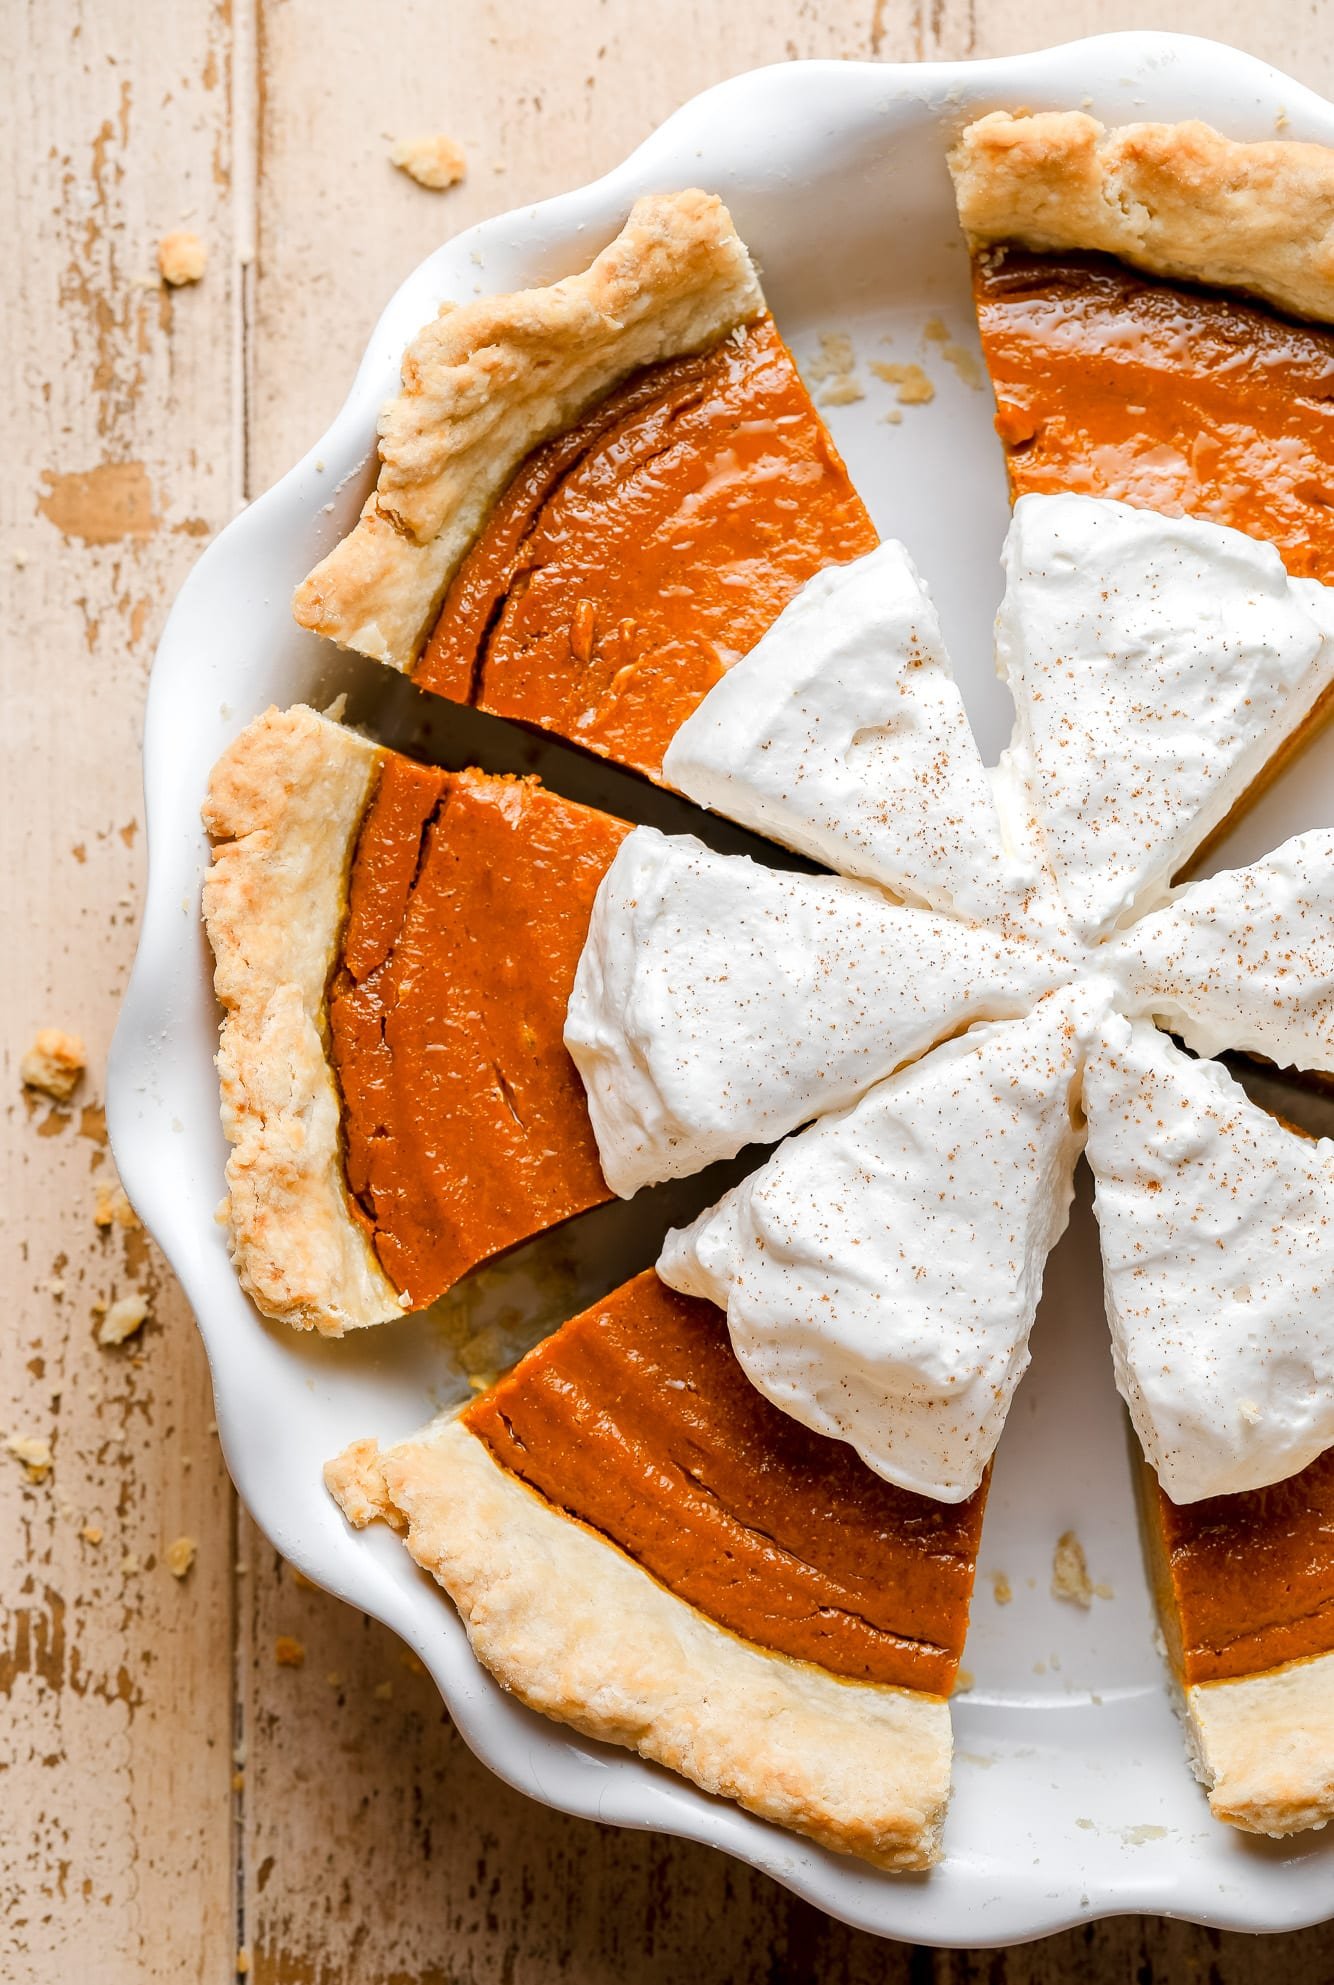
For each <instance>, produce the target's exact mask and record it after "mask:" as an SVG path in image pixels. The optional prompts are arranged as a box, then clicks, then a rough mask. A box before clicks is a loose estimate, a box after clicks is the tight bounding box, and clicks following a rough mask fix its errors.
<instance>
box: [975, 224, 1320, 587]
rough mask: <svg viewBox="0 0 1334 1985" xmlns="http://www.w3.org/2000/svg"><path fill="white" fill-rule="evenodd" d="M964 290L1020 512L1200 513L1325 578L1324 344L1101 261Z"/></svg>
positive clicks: (1046, 264)
mask: <svg viewBox="0 0 1334 1985" xmlns="http://www.w3.org/2000/svg"><path fill="white" fill-rule="evenodd" d="M974 294H975V297H976V302H977V314H978V321H979V325H980V328H981V333H982V349H983V352H984V353H985V356H986V361H987V366H988V369H989V371H990V373H991V381H992V385H993V386H994V387H995V390H996V407H997V414H996V427H997V431H998V432H999V434H1000V437H1001V440H1002V441H1003V442H1004V444H1005V458H1006V463H1007V465H1008V468H1009V472H1010V485H1011V494H1012V496H1013V497H1014V498H1015V499H1016V500H1017V499H1018V498H1019V497H1021V496H1024V495H1026V494H1028V493H1029V492H1030V491H1035V490H1036V491H1044V492H1051V491H1055V490H1077V491H1081V492H1083V493H1084V494H1086V495H1090V496H1111V497H1116V498H1119V500H1120V501H1121V502H1123V503H1134V504H1140V505H1143V506H1144V507H1145V508H1146V509H1151V510H1161V511H1164V512H1166V513H1167V514H1169V515H1180V514H1182V513H1183V512H1184V513H1185V514H1187V515H1189V516H1193V517H1209V518H1212V519H1213V520H1214V521H1215V522H1216V523H1220V524H1231V525H1233V526H1234V527H1235V529H1237V530H1239V531H1246V532H1248V533H1249V535H1250V536H1251V537H1255V538H1267V539H1269V540H1270V542H1271V543H1273V544H1276V545H1277V546H1278V548H1279V550H1280V551H1281V552H1282V554H1283V559H1284V563H1285V564H1286V565H1287V567H1288V570H1289V571H1290V572H1293V573H1296V574H1298V575H1300V576H1303V577H1306V578H1312V579H1322V580H1325V581H1329V580H1334V331H1331V330H1328V329H1326V328H1325V327H1324V326H1323V325H1318V324H1299V323H1295V322H1292V321H1290V320H1287V319H1285V318H1281V317H1279V316H1278V315H1276V313H1275V312H1273V311H1272V310H1269V309H1267V308H1266V307H1265V306H1264V305H1263V304H1260V303H1253V302H1247V301H1242V300H1241V299H1239V298H1236V297H1231V296H1227V295H1225V294H1222V293H1221V292H1218V291H1211V290H1202V289H1194V288H1191V287H1190V286H1188V285H1185V284H1181V283H1171V282H1163V281H1160V280H1159V279H1157V278H1156V277H1153V276H1146V275H1141V274H1140V273H1139V272H1138V271H1137V270H1134V269H1129V268H1127V267H1125V265H1124V264H1122V263H1119V262H1116V261H1114V260H1112V259H1111V258H1110V257H1109V256H1104V255H1080V254H1063V255H1038V254H1034V253H1032V252H1031V251H1029V250H1028V249H1024V248H1017V247H1010V246H1007V247H1003V248H1000V249H993V250H988V251H987V252H986V253H984V254H982V255H980V256H978V257H977V258H976V260H975V263H974Z"/></svg>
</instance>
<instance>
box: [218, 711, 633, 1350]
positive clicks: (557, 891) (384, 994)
mask: <svg viewBox="0 0 1334 1985" xmlns="http://www.w3.org/2000/svg"><path fill="white" fill-rule="evenodd" d="M204 817H205V824H206V825H207V827H208V829H209V832H210V834H211V835H212V836H213V838H214V850H213V863H212V867H211V869H210V871H209V874H208V877H207V879H206V881H205V884H204V915H205V920H206V923H207V926H208V934H209V938H210V940H211V942H212V945H213V950H214V954H215V958H216V961H217V969H216V977H215V983H216V986H217V991H218V997H219V999H220V1000H221V1002H222V1006H223V1009H224V1021H223V1029H222V1045H221V1050H220V1053H219V1056H218V1069H219V1073H220V1076H221V1082H222V1109H223V1125H224V1128H225V1130H226V1133H227V1138H228V1141H229V1142H230V1143H231V1145H232V1146H233V1150H232V1153H231V1157H230V1159H229V1161H228V1166H227V1185H228V1200H227V1221H228V1225H229V1229H230V1235H231V1244H232V1250H233V1255H234V1258H235V1261H236V1266H237V1269H238V1272H239V1274H240V1277H241V1280H242V1283H243V1284H244V1286H245V1287H246V1289H247V1290H248V1291H249V1293H250V1294H251V1295H252V1296H253V1297H254V1299H255V1301H256V1302H257V1303H258V1305H259V1307H260V1308H261V1309H262V1310H263V1311H264V1312H265V1314H266V1315H269V1316H273V1317H280V1318H282V1319H284V1320H285V1321H287V1322H289V1323H292V1324H295V1325H297V1326H299V1327H301V1328H306V1329H310V1328H314V1329H316V1330H320V1331H323V1332H326V1333H328V1334H332V1335H338V1334H341V1332H343V1331H344V1330H347V1329H351V1328H354V1327H356V1326H358V1325H362V1324H371V1323H378V1322H381V1321H383V1320H385V1319H387V1318H389V1317H393V1316H399V1315H401V1314H402V1313H403V1312H404V1311H405V1310H414V1309H421V1308H423V1307H425V1305H426V1304H428V1303H430V1302H432V1301H434V1300H435V1298H436V1297H437V1296H439V1295H441V1294H442V1293H443V1292H444V1291H445V1290H446V1289H448V1288H449V1287H450V1286H451V1285H452V1284H453V1283H454V1282H456V1281H457V1280H458V1279H459V1277H460V1276H461V1275H463V1274H464V1273H465V1272H466V1271H467V1270H468V1269H469V1268H471V1267H473V1266H474V1265H475V1264H476V1263H478V1262H480V1261H484V1260H486V1259H487V1258H488V1257H489V1256H491V1255H493V1254H496V1253H498V1252H499V1251H500V1250H501V1249H504V1248H508V1247H511V1246H513V1245H514V1244H515V1243H516V1242H518V1241H521V1240H524V1239H526V1238H527V1237H528V1236H529V1235H532V1234H535V1233H538V1232H540V1231H541V1230H543V1229H544V1228H547V1227H550V1226H552V1225H553V1224H554V1223H556V1222H558V1221H561V1220H565V1219H567V1218H568V1217H569V1216H570V1215H571V1214H574V1213H577V1212H580V1211H581V1210H582V1209H584V1208H585V1207H589V1206H593V1205H596V1204H598V1203H599V1202H600V1201H602V1200H604V1199H606V1198H607V1197H608V1196H609V1195H608V1192H607V1187H606V1186H605V1184H604V1182H603V1178H602V1172H601V1170H600V1168H599V1165H598V1157H597V1149H596V1146H595V1144H594V1141H593V1134H592V1130H591V1128H590V1125H589V1119H588V1112H587V1109H586V1107H585V1104H584V1096H583V1089H582V1087H581V1085H580V1081H579V1077H578V1075H577V1074H576V1072H575V1068H574V1064H573V1063H572V1062H571V1060H570V1058H569V1056H568V1054H567V1053H566V1051H565V1048H564V1045H563V1043H562V1039H561V1033H562V1029H563V1027H564V1024H565V1009H566V1004H567V1001H568V999H569V995H570V989H571V986H572V985H573V982H574V974H575V968H576V965H577V963H578V959H579V953H580V950H581V948H582V946H583V942H584V937H585V933H586V931H587V928H588V918H589V914H590V911H591V908H592V903H593V898H594V895H595V893H596V891H597V887H598V884H599V882H600V881H601V879H602V876H603V873H604V871H605V870H606V869H607V867H608V866H609V864H610V862H611V860H612V857H613V856H614V855H615V853H616V850H617V848H618V846H619V845H620V842H621V840H622V838H623V836H624V835H625V833H626V832H627V829H626V828H625V826H624V825H623V824H622V823H621V822H620V821H618V820H613V819H610V818H609V817H608V816H606V815H605V814H600V813H596V812H594V811H593V810H591V809H590V808H588V807H582V806H576V805H574V804H572V803H571V802H570V801H568V800H564V799H560V798H558V797H557V796H556V795H555V794H554V793H550V792H547V791H545V790H544V789H543V788H542V787H541V786H540V785H539V784H538V783H537V782H536V781H535V780H532V779H512V778H492V777H488V776H487V775H485V774H484V773H480V772H444V771H441V770H439V769H438V768H435V767H430V766H424V765H418V764H414V763H412V762H411V761H410V760H408V759H406V758H403V757H401V756H400V755H399V754H398V753H396V752H392V751H387V750H384V749H382V748H381V747H379V746H376V745H373V744H371V743H369V742H368V741H367V740H366V739H365V738H363V737H361V736H359V735H358V734H357V733H356V732H355V731H352V730H349V729H346V728H345V727H344V726H343V725H341V724H338V723H334V722H332V721H330V719H329V718H327V717H321V716H317V715H316V713H315V712H314V711H313V710H308V709H305V708H303V707H297V708H296V709H292V710H287V711H281V712H280V711H277V710H270V711H268V712H267V713H266V714H265V715H263V716H261V717H258V718H256V720H255V721H254V722H253V723H252V724H250V725H249V726H248V727H247V729H246V730H244V731H243V732H242V733H241V735H240V737H238V738H237V740H236V742H235V743H234V744H233V745H232V746H231V748H230V749H229V750H228V751H227V752H226V754H225V755H224V756H223V758H222V759H221V760H220V761H219V763H218V765H217V766H216V767H215V769H214V772H213V776H212V780H211V782H210V786H209V794H208V800H207V804H206V806H205V810H204Z"/></svg>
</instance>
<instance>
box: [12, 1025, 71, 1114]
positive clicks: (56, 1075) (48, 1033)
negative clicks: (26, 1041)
mask: <svg viewBox="0 0 1334 1985" xmlns="http://www.w3.org/2000/svg"><path fill="white" fill-rule="evenodd" d="M87 1066H88V1050H87V1049H86V1048H85V1047H84V1045H83V1042H82V1041H81V1040H80V1039H79V1036H78V1035H77V1034H67V1033H66V1032H65V1031H64V1029H63V1028H61V1027H39V1028H38V1030H37V1032H36V1034H35V1035H34V1036H33V1043H32V1046H31V1047H30V1048H29V1049H28V1052H27V1053H26V1054H25V1055H24V1057H23V1059H22V1061H21V1062H20V1063H19V1079H20V1080H21V1082H22V1083H23V1086H24V1088H25V1089H39V1090H40V1091H41V1093H42V1094H43V1095H44V1096H50V1097H52V1098H53V1099H54V1100H55V1101H56V1102H57V1103H68V1101H69V1099H70V1097H71V1096H72V1095H73V1094H74V1091H75V1090H76V1089H77V1088H78V1086H79V1079H80V1077H81V1076H82V1074H83V1071H84V1070H85V1068H87Z"/></svg>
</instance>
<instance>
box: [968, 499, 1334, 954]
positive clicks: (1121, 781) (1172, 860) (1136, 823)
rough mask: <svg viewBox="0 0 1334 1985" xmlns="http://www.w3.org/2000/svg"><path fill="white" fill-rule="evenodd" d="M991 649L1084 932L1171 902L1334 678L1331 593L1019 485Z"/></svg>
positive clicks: (1156, 524) (1212, 546) (1230, 548)
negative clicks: (1191, 863)
mask: <svg viewBox="0 0 1334 1985" xmlns="http://www.w3.org/2000/svg"><path fill="white" fill-rule="evenodd" d="M1003 563H1004V568H1005V577H1006V588H1005V597H1004V600H1003V602H1002V604H1001V608H1000V611H999V613H998V615H997V619H996V658H997V666H998V668H999V670H1000V673H1001V675H1002V676H1003V677H1004V678H1005V680H1006V681H1007V682H1008V683H1009V686H1010V689H1011V691H1012V693H1013V695H1014V699H1015V730H1014V737H1013V740H1012V743H1011V746H1010V750H1009V753H1008V754H1007V757H1008V763H1009V767H1010V770H1011V771H1012V773H1013V775H1014V776H1015V777H1016V779H1017V781H1018V783H1019V785H1020V787H1021V788H1022V790H1023V792H1024V793H1025V795H1026V798H1027V803H1028V808H1029V812H1030V815H1031V820H1032V829H1033V835H1034V838H1035V840H1036V842H1037V844H1038V846H1039V847H1040V849H1041V851H1042V855H1043V858H1044V860H1045V861H1046V864H1047V866H1048V867H1049V868H1050V869H1051V872H1052V874H1053V875H1054V877H1055V879H1056V882H1057V886H1058V887H1059V889H1060V892H1061V896H1062V898H1063V900H1064V902H1065V905H1066V908H1067V910H1068V911H1069V913H1070V917H1071V920H1072V922H1073V924H1074V927H1075V929H1076V930H1077V931H1078V933H1079V934H1080V936H1081V937H1083V938H1084V939H1086V940H1096V939H1098V938H1100V937H1102V936H1104V935H1105V934H1106V933H1107V932H1109V931H1111V930H1112V929H1113V928H1115V927H1116V926H1118V925H1119V924H1121V923H1122V922H1124V921H1125V920H1127V919H1128V918H1129V917H1130V916H1132V915H1135V914H1138V913H1139V912H1141V911H1143V910H1144V909H1146V908H1149V907H1151V906H1152V904H1153V903H1154V902H1155V901H1156V900H1157V899H1158V898H1159V897H1160V896H1161V895H1162V893H1163V892H1164V891H1165V890H1166V889H1167V887H1168V885H1169V884H1170V882H1171V879H1172V876H1173V875H1174V874H1175V873H1176V871H1177V870H1178V869H1179V868H1180V867H1181V866H1182V864H1183V863H1184V862H1185V860H1186V859H1187V858H1188V856H1189V855H1190V854H1191V852H1192V851H1193V850H1194V849H1195V848H1196V847H1198V846H1199V845H1200V843H1201V842H1202V841H1203V840H1204V839H1205V837H1206V836H1207V835H1208V834H1209V833H1210V832H1211V831H1212V830H1213V828H1215V827H1216V826H1217V825H1218V824H1219V823H1220V822H1221V821H1222V820H1224V819H1225V818H1226V817H1227V815H1228V814H1229V813H1230V812H1231V810H1232V808H1233V807H1234V806H1235V805H1236V804H1237V802H1238V801H1239V800H1240V799H1241V798H1242V796H1243V795H1244V794H1245V792H1246V790H1247V788H1248V787H1249V786H1250V785H1251V784H1252V783H1253V781H1254V780H1255V779H1256V777H1257V776H1258V774H1259V773H1260V772H1261V770H1262V769H1263V768H1264V766H1265V764H1266V763H1267V761H1268V760H1269V759H1270V758H1271V757H1272V756H1273V754H1274V752H1275V750H1276V749H1277V747H1278V746H1279V745H1280V744H1281V743H1282V742H1283V740H1284V739H1285V738H1287V737H1288V736H1289V735H1290V734H1291V733H1292V732H1293V731H1294V730H1295V729H1296V728H1297V727H1298V726H1299V724H1300V723H1301V721H1302V719H1303V718H1304V717H1305V716H1306V715H1307V713H1308V712H1309V711H1310V709H1311V707H1312V705H1313V704H1314V703H1315V702H1316V700H1317V698H1318V697H1319V696H1320V694H1321V692H1322V690H1323V689H1325V687H1326V686H1327V685H1328V684H1329V682H1330V681H1331V679H1334V638H1332V637H1334V591H1331V589H1330V588H1327V587H1324V586H1321V585H1319V584H1318V583H1317V582H1316V581H1315V580H1308V579H1290V578H1289V577H1288V574H1287V572H1286V571H1285V570H1284V567H1283V563H1282V561H1281V559H1280V558H1279V555H1278V553H1277V551H1276V550H1275V549H1274V547H1273V546H1272V545H1270V544H1263V543H1261V542H1259V541H1258V540H1257V539H1255V538H1249V537H1246V536H1245V535H1244V534H1243V533H1242V532H1240V531H1234V530H1231V529H1229V528H1228V527H1226V526H1224V525H1221V524H1211V523H1206V522H1203V521H1202V520H1200V519H1197V518H1190V517H1165V516H1161V515H1159V514H1158V513H1157V512H1156V511H1152V510H1141V509H1132V508H1131V507H1130V506H1129V505H1127V504H1123V503H1115V502H1111V501H1106V500H1103V499H1100V498H1093V497H1087V496H1075V495H1061V496H1024V497H1021V498H1020V500H1019V502H1018V504H1017V505H1016V506H1015V512H1014V519H1013V522H1012V524H1011V526H1010V531H1009V535H1008V537H1007V539H1006V543H1005V552H1004V558H1003Z"/></svg>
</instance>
